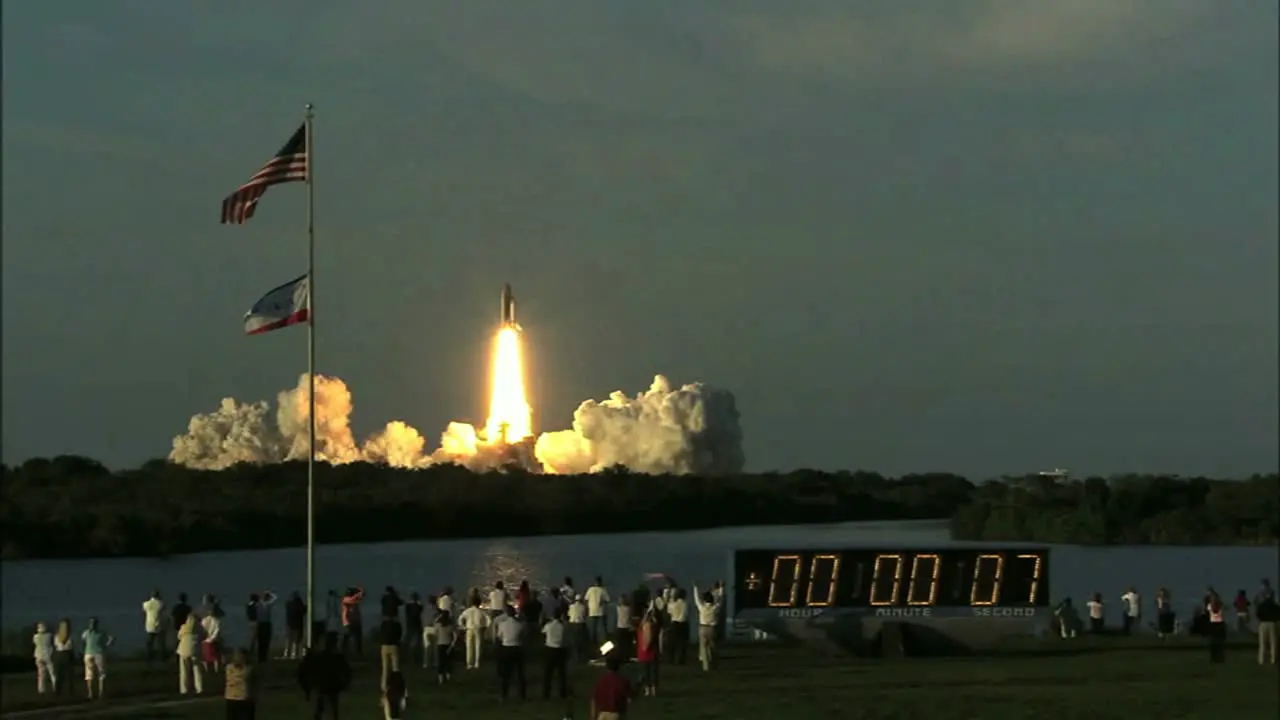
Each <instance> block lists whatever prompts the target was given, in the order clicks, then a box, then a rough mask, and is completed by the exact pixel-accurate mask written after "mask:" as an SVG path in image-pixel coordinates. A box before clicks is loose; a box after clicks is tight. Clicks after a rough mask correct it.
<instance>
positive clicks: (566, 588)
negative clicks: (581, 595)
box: [560, 576, 578, 603]
mask: <svg viewBox="0 0 1280 720" xmlns="http://www.w3.org/2000/svg"><path fill="white" fill-rule="evenodd" d="M560 597H562V598H564V601H565V603H572V602H573V601H574V598H576V597H578V591H577V590H575V589H574V588H573V578H571V577H567V576H566V577H565V579H564V584H563V585H561V586H560Z"/></svg>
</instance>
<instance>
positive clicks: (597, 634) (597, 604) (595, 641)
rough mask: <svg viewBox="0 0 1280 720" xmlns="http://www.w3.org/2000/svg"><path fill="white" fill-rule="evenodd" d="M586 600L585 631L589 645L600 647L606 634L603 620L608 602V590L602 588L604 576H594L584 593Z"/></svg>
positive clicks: (606, 628) (605, 625)
mask: <svg viewBox="0 0 1280 720" xmlns="http://www.w3.org/2000/svg"><path fill="white" fill-rule="evenodd" d="M584 595H585V597H586V600H587V631H588V632H589V633H590V635H591V646H592V647H600V643H602V642H604V640H605V638H607V637H608V636H609V635H608V632H609V631H608V625H607V624H606V622H605V606H606V605H608V604H609V591H608V590H605V589H604V578H602V577H600V576H599V575H597V576H596V581H595V582H593V583H591V587H589V588H587V591H586V593H585V594H584Z"/></svg>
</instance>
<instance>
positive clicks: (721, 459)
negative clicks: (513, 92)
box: [169, 373, 744, 475]
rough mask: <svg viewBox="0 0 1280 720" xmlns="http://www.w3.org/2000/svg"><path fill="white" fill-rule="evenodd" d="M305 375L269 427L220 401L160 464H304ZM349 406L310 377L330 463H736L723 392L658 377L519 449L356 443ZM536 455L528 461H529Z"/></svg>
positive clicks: (583, 468)
mask: <svg viewBox="0 0 1280 720" xmlns="http://www.w3.org/2000/svg"><path fill="white" fill-rule="evenodd" d="M308 390H309V388H308V376H307V374H306V373H303V374H302V375H301V376H300V377H299V378H298V384H297V386H296V387H294V388H293V389H290V390H285V391H283V392H281V393H280V394H279V395H278V396H277V398H276V403H277V409H276V417H275V420H276V422H275V425H274V426H272V425H269V424H268V420H267V418H268V415H269V412H270V408H269V407H268V406H267V403H265V402H256V403H240V402H237V401H236V400H234V399H232V398H226V399H224V400H223V401H222V403H221V404H220V405H219V407H218V409H217V410H215V411H213V412H211V413H208V414H200V415H196V416H195V417H193V418H191V421H190V423H188V425H187V432H186V433H185V434H183V435H179V436H178V437H175V438H174V439H173V450H172V452H170V453H169V460H170V461H172V462H175V463H178V464H180V465H185V466H187V467H191V468H200V469H209V470H220V469H222V468H226V467H229V466H231V465H234V464H236V463H239V462H250V463H273V462H283V461H286V460H299V459H305V458H306V457H307V446H308V437H307V420H308V414H307V413H308V409H309V403H308V397H309V396H308ZM353 409H354V406H353V404H352V401H351V391H350V390H349V389H348V388H347V385H346V383H344V382H343V381H342V380H341V379H339V378H335V377H327V376H324V375H317V376H316V419H317V425H316V457H317V459H321V460H324V461H326V462H330V463H335V464H340V463H349V462H357V461H365V462H375V463H383V464H387V465H392V466H395V467H406V468H417V467H425V466H427V465H431V464H434V463H442V462H450V463H457V464H460V465H465V466H467V467H470V468H473V469H476V470H482V469H491V468H496V467H501V466H504V465H507V464H510V463H516V464H519V465H526V466H533V467H535V468H537V469H541V470H542V471H544V472H548V473H559V474H567V473H586V472H598V471H600V470H604V469H607V468H610V467H613V466H615V465H623V466H625V467H627V468H629V469H631V470H633V471H636V472H643V473H652V474H659V473H674V474H688V473H697V474H706V475H724V474H732V473H736V472H740V471H741V470H742V467H743V464H744V458H743V453H742V430H741V427H740V426H739V424H738V411H737V407H736V403H735V400H734V397H733V394H732V393H729V392H727V391H723V390H713V389H709V388H707V387H706V386H704V385H701V384H696V383H695V384H692V385H685V386H683V387H681V388H679V389H676V390H672V389H671V383H670V382H669V381H668V380H667V379H666V378H665V377H663V376H661V375H659V376H657V377H655V378H654V381H653V384H652V385H651V386H650V387H649V390H648V391H646V392H643V393H640V394H639V395H637V396H635V397H634V398H631V397H627V396H626V395H625V394H624V393H622V392H614V393H613V394H612V395H610V396H609V399H608V400H605V401H603V402H596V401H594V400H587V401H586V402H584V403H582V405H581V406H579V407H578V409H577V411H576V412H575V413H574V419H573V428H572V429H571V430H560V431H555V432H549V433H544V434H543V435H542V436H540V437H539V438H538V439H537V441H536V442H535V443H533V444H532V452H529V450H530V448H529V447H528V446H527V445H526V446H520V445H517V446H502V445H494V444H490V443H487V442H486V441H485V440H483V439H482V438H481V436H480V433H478V432H477V431H476V428H475V427H474V426H472V425H469V424H467V423H458V422H454V423H449V426H448V427H447V428H446V429H445V431H444V433H443V434H442V435H441V437H440V447H439V448H438V449H436V450H434V451H432V452H428V451H427V448H426V439H425V438H423V436H422V434H421V433H419V432H418V431H417V430H416V429H414V428H412V427H410V426H409V425H407V424H405V423H403V422H400V421H398V420H397V421H393V422H390V423H387V425H386V426H385V427H384V428H383V429H382V430H381V431H379V432H377V433H375V434H374V435H373V436H371V437H370V438H369V439H368V440H366V441H365V442H364V444H363V445H358V444H357V443H356V442H355V439H354V436H353V435H352V432H351V414H352V411H353ZM534 458H536V461H534Z"/></svg>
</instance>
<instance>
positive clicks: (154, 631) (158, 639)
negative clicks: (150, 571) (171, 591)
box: [142, 590, 164, 662]
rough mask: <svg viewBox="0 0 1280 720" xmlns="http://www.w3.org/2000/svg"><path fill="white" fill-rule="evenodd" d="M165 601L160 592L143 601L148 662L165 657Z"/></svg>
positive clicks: (155, 592)
mask: <svg viewBox="0 0 1280 720" xmlns="http://www.w3.org/2000/svg"><path fill="white" fill-rule="evenodd" d="M163 623H164V601H163V600H161V599H160V591H159V590H156V591H154V592H152V593H151V597H149V598H147V599H146V600H144V601H142V626H143V629H145V630H146V631H147V662H151V661H152V659H154V658H156V657H160V656H162V655H164V625H163Z"/></svg>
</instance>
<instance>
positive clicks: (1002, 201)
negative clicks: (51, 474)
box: [3, 0, 1280, 475]
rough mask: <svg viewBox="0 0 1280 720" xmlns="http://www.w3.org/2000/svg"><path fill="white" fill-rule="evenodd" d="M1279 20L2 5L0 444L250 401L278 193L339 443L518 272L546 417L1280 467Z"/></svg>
mask: <svg viewBox="0 0 1280 720" xmlns="http://www.w3.org/2000/svg"><path fill="white" fill-rule="evenodd" d="M1277 21H1278V20H1277V8H1276V5H1275V3H1267V2H1253V1H1251V0H1239V1H1235V0H1227V1H1224V2H1210V1H1208V0H1206V1H1203V2H1198V1H1191V0H1185V1H1184V0H1130V1H1127V2H1126V1H1124V0H1096V1H1094V0H1089V1H1084V0H1081V1H1080V2H1071V3H1064V2H1060V0H1017V1H1003V0H985V1H983V0H971V1H969V2H963V3H957V2H940V1H939V2H924V1H921V2H910V3H906V2H900V1H897V2H886V1H875V2H870V1H869V2H857V1H855V0H825V1H821V0H813V1H805V0H790V1H789V2H776V1H773V0H770V1H767V2H766V1H765V0H743V1H741V2H728V1H727V0H725V1H721V2H699V1H697V0H687V1H685V2H678V3H677V2H634V1H633V2H621V1H620V0H610V1H601V0H564V1H552V0H547V1H545V2H536V3H535V2H528V3H512V2H509V1H506V0H467V2H465V3H460V2H444V1H443V0H415V1H413V2H401V1H399V0H395V1H393V0H378V1H374V2H369V3H362V4H359V5H356V4H352V3H349V2H338V1H337V0H307V1H306V2H303V1H302V0H273V1H272V2H265V3H264V2H243V1H234V2H212V1H207V2H198V1H195V0H188V1H184V2H180V3H178V2H175V3H157V2H146V1H143V0H132V1H128V0H116V1H114V2H110V3H106V2H90V1H89V0H63V1H60V2H47V3H35V2H25V3H5V4H4V11H3V31H4V38H3V41H4V42H3V53H4V57H3V60H4V85H5V102H4V116H3V121H4V125H3V130H4V138H3V140H4V145H3V151H4V178H3V180H4V182H3V201H4V215H3V223H4V228H3V229H4V258H3V260H4V264H3V340H4V347H3V352H4V355H3V383H4V393H3V421H4V422H3V430H4V459H5V460H6V461H7V462H14V461H19V460H22V459H24V458H26V457H28V456H32V455H50V454H57V453H77V454H85V455H90V456H94V457H98V458H101V459H103V460H105V461H106V462H108V463H109V464H112V465H130V464H136V463H139V462H141V461H143V460H145V459H147V458H151V457H160V456H164V455H165V454H166V453H167V452H168V450H169V444H170V440H171V438H172V437H173V436H174V435H175V434H178V433H180V432H182V431H183V430H184V428H185V425H186V422H187V418H188V417H189V416H190V415H192V414H193V413H195V412H199V411H207V410H210V409H212V408H214V407H215V406H216V404H217V402H218V400H219V399H220V398H222V397H224V396H235V397H238V398H242V399H260V398H263V399H270V398H273V397H274V396H275V393H276V391H278V390H280V389H282V388H285V387H290V386H292V385H293V383H294V382H295V381H296V378H297V375H298V373H299V372H300V371H302V370H304V369H305V358H306V356H305V334H304V333H303V332H301V331H298V332H281V333H274V334H271V335H268V336H264V337H256V338H245V337H243V336H242V335H241V326H240V318H241V315H242V313H243V312H244V310H245V309H246V308H248V306H249V305H250V304H251V303H252V302H253V301H254V300H256V299H257V298H258V297H259V296H260V295H261V294H262V292H264V291H266V290H267V289H270V288H272V287H275V286H276V285H278V284H280V283H281V282H283V281H285V280H288V279H290V278H292V277H295V276H297V274H298V273H299V272H300V271H301V270H303V269H304V268H305V254H304V253H305V239H304V234H303V230H304V226H303V220H304V212H305V193H304V191H303V190H302V188H301V187H299V186H293V187H289V186H286V187H280V188H274V189H273V190H271V191H270V192H269V193H268V195H267V197H266V199H265V200H264V203H263V206H262V208H261V209H260V211H259V213H258V215H257V217H256V218H255V219H254V220H253V221H252V223H251V224H250V225H248V226H246V227H242V228H229V227H221V226H219V225H218V223H217V210H218V205H219V202H220V200H221V199H222V197H223V196H224V195H226V194H227V193H228V192H230V191H231V190H232V189H234V187H235V186H236V185H237V184H238V183H240V182H242V181H243V180H244V179H246V178H247V177H248V175H249V174H250V173H252V172H253V171H254V170H256V169H257V168H258V167H259V166H260V165H261V164H262V163H263V162H264V161H265V160H266V159H267V158H268V156H269V155H270V154H271V153H272V152H273V151H275V150H276V149H277V148H278V147H279V146H280V144H281V143H283V142H284V140H286V139H287V138H288V136H289V133H290V132H292V130H293V129H294V128H295V127H296V123H297V122H299V121H300V119H301V112H302V106H303V104H304V103H305V102H308V101H310V102H314V103H316V104H317V106H318V111H317V112H318V114H317V121H316V143H315V158H316V160H315V162H316V180H317V184H316V194H317V203H318V210H317V218H316V223H317V242H318V246H319V247H318V261H317V263H318V265H317V276H316V288H317V290H316V292H317V310H318V317H319V318H321V319H320V320H319V323H320V324H319V325H318V328H317V331H318V333H317V334H318V341H319V343H320V345H319V358H320V359H319V370H320V371H321V372H325V373H331V374H335V375H338V376H340V377H342V378H343V379H345V380H346V381H347V383H348V384H349V385H350V387H351V389H352V392H353V394H354V400H355V406H356V409H355V418H354V424H355V428H356V430H357V434H363V433H365V432H369V431H372V430H374V429H376V428H379V427H381V426H382V424H383V423H384V422H386V421H387V420H391V419H403V420H405V421H407V422H409V423H411V424H413V425H415V426H416V427H418V428H420V429H421V430H422V431H423V433H424V434H425V435H427V436H428V437H429V438H435V437H437V436H438V432H439V430H440V429H443V428H444V426H445V424H446V423H447V422H448V421H449V420H451V419H461V420H472V421H474V420H477V419H482V415H483V411H484V402H485V399H484V397H483V388H484V384H485V378H484V375H485V353H486V350H487V340H488V337H489V333H490V332H491V330H492V327H493V323H494V322H495V317H494V315H495V313H496V310H495V308H496V307H497V296H498V292H499V289H500V287H501V285H502V283H503V282H507V281H509V282H511V283H512V285H513V287H514V288H515V292H516V294H517V296H518V297H519V299H520V303H521V305H520V316H521V321H522V323H523V324H524V326H525V328H526V331H527V337H528V341H529V352H530V353H531V355H532V358H531V361H532V363H533V364H534V367H533V374H532V378H531V385H532V390H533V400H534V406H535V412H536V413H537V425H538V428H539V429H556V428H561V427H566V426H567V425H568V424H569V422H570V418H571V415H572V411H573V409H574V408H575V407H576V406H577V404H578V403H579V402H580V401H581V400H583V399H585V398H588V397H595V398H602V397H604V396H606V395H607V394H608V392H609V391H611V390H614V389H624V390H627V391H628V392H635V391H639V390H642V389H644V388H646V387H647V386H648V384H649V381H650V380H651V379H652V376H653V374H655V373H664V374H667V375H669V376H670V377H671V378H672V379H673V380H675V381H677V382H689V381H694V380H701V381H705V382H708V383H711V384H715V385H718V386H723V387H726V388H729V389H731V390H733V391H734V392H735V393H736V395H737V398H738V403H739V407H740V409H741V411H742V413H743V426H744V431H745V433H746V454H747V462H748V466H749V467H750V468H752V469H767V468H784V469H786V468H793V467H799V466H809V467H819V468H830V469H837V468H867V469H875V470H881V471H884V472H889V473H900V472H906V471H924V470H933V469H938V470H953V471H957V472H962V473H966V474H974V475H991V474H998V473H1003V472H1021V471H1027V470H1034V469H1040V468H1043V467H1047V466H1052V465H1061V466H1067V467H1070V468H1071V469H1072V470H1073V471H1078V472H1103V473H1106V472H1118V471H1127V470H1138V471H1170V472H1180V473H1209V474H1223V475H1225V474H1231V475H1234V474H1243V473H1248V472H1251V471H1264V470H1269V471H1274V470H1275V469H1276V467H1277V436H1278V434H1280V427H1278V421H1277V408H1278V407H1280V396H1278V392H1277V346H1278V343H1280V340H1278V338H1277V324H1278V320H1277V307H1278V304H1277V267H1278V260H1277V195H1278V193H1280V189H1278V187H1277V48H1276V45H1277V40H1276V31H1275V29H1276V27H1277Z"/></svg>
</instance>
